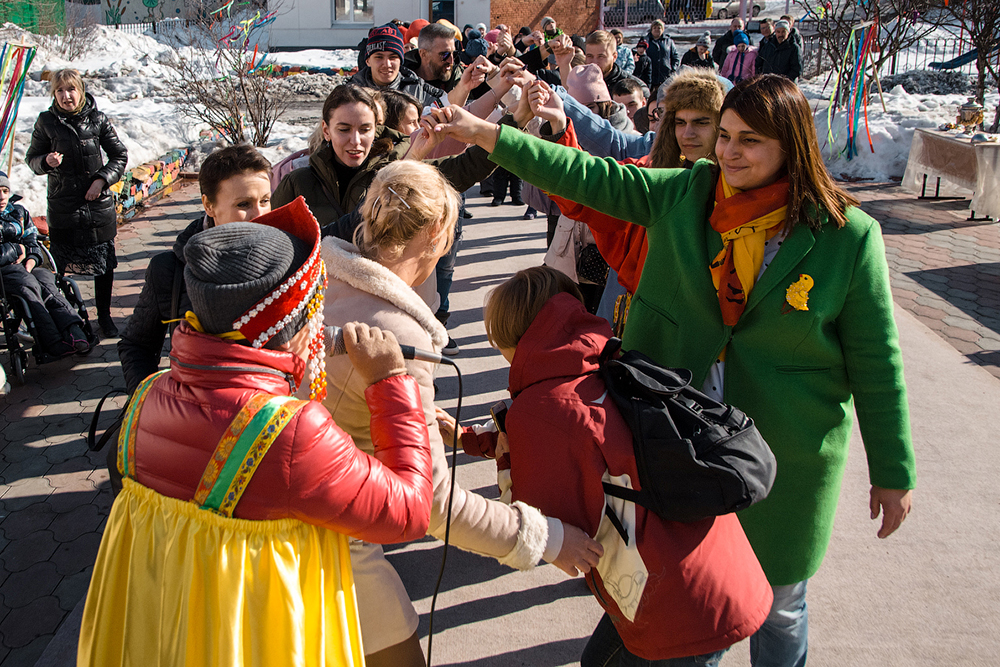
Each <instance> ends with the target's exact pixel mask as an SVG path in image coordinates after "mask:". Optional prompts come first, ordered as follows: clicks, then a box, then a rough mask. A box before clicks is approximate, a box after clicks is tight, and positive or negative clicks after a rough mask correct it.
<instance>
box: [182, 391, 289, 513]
mask: <svg viewBox="0 0 1000 667" xmlns="http://www.w3.org/2000/svg"><path fill="white" fill-rule="evenodd" d="M306 403H308V401H300V400H297V399H295V398H292V397H291V396H271V395H270V394H257V395H255V396H254V397H253V398H251V399H250V400H249V401H248V402H247V403H246V405H244V406H243V407H242V408H241V409H240V411H239V412H238V413H237V414H236V416H235V417H234V418H233V421H232V422H231V423H230V424H229V427H228V428H227V429H226V432H225V433H224V434H223V435H222V439H221V440H219V444H218V445H217V446H216V448H215V453H214V454H213V455H212V458H211V459H210V460H209V462H208V465H206V466H205V472H204V473H203V474H202V476H201V481H200V482H199V483H198V487H197V490H196V491H195V496H194V500H193V501H194V502H195V503H197V504H198V505H199V506H200V507H201V509H206V510H211V511H213V512H215V513H216V514H221V515H223V516H226V517H232V515H233V510H234V509H235V508H236V504H237V503H238V502H239V501H240V498H241V497H242V495H243V492H244V491H245V490H246V487H247V484H249V483H250V479H251V478H252V477H253V475H254V473H255V472H257V467H258V466H259V465H260V462H261V460H262V459H263V458H264V455H265V454H266V453H267V451H268V449H270V447H271V444H272V443H273V442H274V441H275V439H276V438H277V437H278V435H279V434H280V433H281V431H282V430H283V429H284V428H285V426H287V425H288V423H289V422H290V421H291V419H292V417H294V416H295V414H296V413H297V412H298V411H299V410H301V409H302V408H303V407H304V406H305V405H306Z"/></svg>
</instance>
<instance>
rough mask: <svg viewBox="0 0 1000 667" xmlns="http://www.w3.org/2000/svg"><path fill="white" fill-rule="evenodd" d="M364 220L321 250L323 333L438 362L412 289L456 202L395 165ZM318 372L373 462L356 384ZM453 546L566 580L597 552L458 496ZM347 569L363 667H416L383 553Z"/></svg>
mask: <svg viewBox="0 0 1000 667" xmlns="http://www.w3.org/2000/svg"><path fill="white" fill-rule="evenodd" d="M361 213H362V217H363V218H364V223H363V224H362V226H361V227H359V228H358V231H357V232H356V235H355V242H356V244H357V245H354V244H350V243H347V242H345V241H342V240H340V239H337V238H334V237H329V238H326V239H324V240H323V247H322V257H323V260H324V262H325V263H326V270H327V274H328V276H329V281H330V284H329V287H328V289H327V299H326V312H325V319H326V324H327V325H336V326H343V325H344V324H345V323H346V322H348V321H359V322H365V323H367V324H369V325H371V326H378V327H381V328H382V329H385V330H389V331H392V332H393V333H394V334H395V335H396V338H397V339H398V340H399V343H400V344H401V345H412V346H414V347H417V348H421V349H425V350H433V351H435V352H440V351H441V348H442V347H443V346H444V345H445V344H446V343H447V341H448V334H447V332H446V331H445V329H444V327H443V326H442V325H441V323H440V322H438V320H437V319H436V318H435V317H434V311H432V310H431V309H430V308H429V307H428V306H427V304H426V303H425V302H424V300H422V299H421V298H420V297H419V296H418V295H417V294H416V292H414V291H413V286H415V285H420V284H421V283H423V282H424V281H425V280H426V279H427V278H428V277H429V276H430V275H432V274H433V272H434V267H435V265H436V263H437V260H438V258H439V257H441V256H442V255H444V254H445V253H447V251H448V249H449V248H450V246H451V242H452V237H453V234H454V227H455V221H456V219H457V216H458V193H456V192H455V190H454V189H453V188H452V187H451V186H450V185H448V183H447V182H446V181H445V179H444V178H443V177H442V176H441V174H440V172H438V171H437V170H436V169H434V168H433V167H431V166H429V165H426V164H422V163H420V162H415V161H400V162H395V163H393V164H391V165H389V166H387V167H385V168H383V169H382V170H380V171H379V173H378V176H376V178H375V180H374V181H373V182H372V185H371V188H370V190H369V192H368V196H367V199H366V201H365V202H364V203H363V204H362V205H361ZM407 371H408V372H409V373H410V374H411V375H412V376H413V377H414V378H416V380H417V382H418V383H419V385H420V393H421V399H422V401H423V407H424V414H425V416H426V420H427V426H428V431H429V432H430V438H431V459H432V464H433V468H434V469H433V484H434V500H433V505H432V508H431V523H430V528H429V529H428V533H429V534H430V535H433V536H435V537H437V538H439V539H444V532H445V517H446V516H447V511H448V494H449V489H450V476H449V474H448V466H447V462H446V460H445V451H444V444H443V443H442V440H441V435H440V433H439V431H438V428H437V423H436V418H435V412H434V385H433V375H434V367H433V364H430V363H428V362H422V361H408V362H407ZM326 372H327V379H328V386H327V398H326V400H325V401H324V405H325V406H326V407H327V409H329V410H330V414H331V415H332V416H333V418H334V420H335V421H336V422H337V424H338V425H339V426H340V427H341V428H343V429H344V430H345V431H347V432H348V433H349V434H350V435H351V437H353V438H354V442H355V443H356V444H357V446H358V447H360V448H361V449H363V450H364V451H366V452H367V451H371V449H372V441H371V433H370V431H369V422H370V418H371V417H370V414H369V412H368V406H367V404H366V402H365V396H364V391H365V388H366V385H365V383H364V381H363V379H362V378H361V377H359V376H358V375H357V374H356V373H355V372H354V369H353V367H352V365H351V363H350V361H349V360H348V359H347V358H346V357H343V356H338V357H331V358H330V359H329V360H328V362H327V366H326ZM451 543H452V544H454V545H456V546H458V547H460V548H462V549H466V550H468V551H472V552H475V553H479V554H483V555H486V556H492V557H494V558H496V559H497V560H499V561H500V562H501V563H504V564H506V565H509V566H511V567H514V568H517V569H529V568H532V567H534V566H535V565H536V564H537V563H538V562H539V561H540V560H543V559H544V560H547V561H549V562H552V563H554V564H555V565H557V566H558V567H559V568H560V569H562V570H564V571H565V572H567V573H568V574H570V575H575V574H576V573H577V569H579V570H581V571H583V572H586V571H588V570H589V569H590V567H591V566H592V565H596V564H597V560H598V557H599V555H600V552H601V547H600V545H598V544H597V543H596V542H594V541H592V540H590V538H589V537H587V536H586V535H585V534H584V533H583V531H581V530H580V529H579V528H576V527H575V526H564V525H563V524H562V523H561V522H560V521H558V520H556V519H547V518H546V517H544V516H543V515H542V514H541V513H540V512H539V511H538V510H536V509H535V508H533V507H530V506H528V505H524V504H523V503H514V504H513V505H505V504H503V503H500V502H497V501H495V500H487V499H486V498H483V497H482V496H479V495H476V494H475V493H470V492H468V491H465V490H464V489H461V488H459V487H458V486H457V485H456V486H455V490H454V502H453V505H452V519H451ZM351 562H352V565H353V567H354V581H355V586H356V588H357V591H358V606H359V612H360V617H361V633H362V639H363V642H364V647H365V654H366V655H365V660H366V662H367V664H368V665H369V667H379V666H380V665H392V666H393V667H409V666H411V665H412V666H417V665H423V664H424V657H423V652H422V651H421V648H420V644H419V641H418V637H417V634H416V629H417V614H416V611H415V610H414V609H413V605H412V604H411V603H410V601H409V598H408V597H407V594H406V590H405V589H404V588H403V584H402V582H401V581H400V579H399V575H397V574H396V571H395V570H393V568H392V566H391V565H390V564H389V563H388V561H386V560H385V556H384V555H383V553H382V548H381V546H379V545H376V544H368V543H364V542H360V541H355V542H352V544H351Z"/></svg>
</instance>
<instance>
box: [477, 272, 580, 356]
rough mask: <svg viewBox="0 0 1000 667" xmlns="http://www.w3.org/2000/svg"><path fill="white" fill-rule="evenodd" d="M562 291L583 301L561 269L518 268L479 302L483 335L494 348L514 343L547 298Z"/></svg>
mask: <svg viewBox="0 0 1000 667" xmlns="http://www.w3.org/2000/svg"><path fill="white" fill-rule="evenodd" d="M563 292H566V293H568V294H572V295H573V296H574V297H576V298H577V299H578V300H579V301H580V303H583V295H581V294H580V288H579V287H577V286H576V283H574V282H573V281H572V280H571V279H570V277H569V276H567V275H566V274H565V273H562V272H561V271H556V270H555V269H553V268H552V267H549V266H533V267H531V268H530V269H523V270H521V271H518V272H517V273H515V274H514V275H513V276H511V277H510V278H509V279H508V280H507V281H506V282H504V283H501V284H500V285H499V286H497V288H496V289H494V290H493V291H492V292H490V293H489V294H488V295H487V296H486V303H485V304H483V324H485V325H486V338H487V339H488V340H489V341H490V344H491V345H492V346H493V347H495V348H497V349H501V348H513V347H517V344H518V342H519V341H520V340H521V337H522V336H523V335H524V333H525V332H526V331H527V330H528V327H529V326H531V323H532V322H533V321H534V320H535V317H537V316H538V313H540V312H541V310H542V308H543V307H544V306H545V304H546V303H548V301H549V299H551V298H552V297H554V296H555V295H556V294H562V293H563Z"/></svg>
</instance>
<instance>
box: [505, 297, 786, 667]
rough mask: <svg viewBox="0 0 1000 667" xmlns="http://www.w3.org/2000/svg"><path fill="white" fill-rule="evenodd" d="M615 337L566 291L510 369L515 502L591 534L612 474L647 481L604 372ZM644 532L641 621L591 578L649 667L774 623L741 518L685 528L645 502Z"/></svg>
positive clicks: (639, 533) (639, 518) (639, 534)
mask: <svg viewBox="0 0 1000 667" xmlns="http://www.w3.org/2000/svg"><path fill="white" fill-rule="evenodd" d="M610 333H611V331H610V328H609V327H608V324H607V322H606V321H604V320H603V319H601V318H598V317H595V316H593V315H590V314H589V313H587V311H586V309H585V308H584V307H583V304H581V303H580V302H579V301H577V300H576V299H575V298H574V297H572V296H571V295H569V294H558V295H556V296H554V297H553V298H552V299H550V300H549V302H548V303H546V304H545V306H544V307H543V308H542V311H541V312H540V313H539V314H538V316H537V317H536V318H535V320H534V321H533V322H532V323H531V326H530V327H528V331H527V332H526V333H525V334H524V336H523V337H522V338H521V340H520V342H518V345H517V351H516V352H515V354H514V360H513V364H512V365H511V369H510V387H509V388H510V392H511V396H512V397H513V399H514V400H513V403H512V405H511V407H510V409H509V410H508V412H507V433H508V436H509V445H510V465H511V482H512V488H511V491H512V494H513V498H514V499H515V500H521V501H524V502H526V503H528V504H530V505H533V506H535V507H537V508H538V509H540V510H542V511H543V512H545V514H546V515H548V516H552V517H556V518H559V519H562V520H563V521H565V522H566V523H569V524H572V525H574V526H579V527H580V528H582V529H583V530H584V531H586V532H587V533H588V534H589V535H595V534H597V532H598V528H599V526H600V524H601V519H602V516H603V514H604V508H605V503H606V500H605V496H604V489H603V487H602V485H601V481H602V476H603V475H604V473H605V471H607V472H608V473H609V474H610V475H611V476H612V477H619V476H622V475H628V477H629V479H630V480H631V482H632V484H633V485H635V486H636V487H638V478H639V476H638V472H637V470H636V466H635V455H634V454H633V449H632V434H631V432H630V431H629V428H628V425H627V424H626V423H625V421H624V420H623V419H622V416H621V414H619V412H618V409H617V407H616V406H615V404H614V402H613V401H612V400H611V399H610V398H609V397H608V396H607V390H606V389H605V386H604V382H603V381H602V380H601V377H600V376H599V375H598V374H597V373H596V372H595V371H597V370H598V368H599V358H600V354H601V351H602V350H603V349H604V344H605V343H606V342H607V340H608V338H609V336H610ZM634 526H635V537H636V539H635V544H636V545H638V552H639V555H640V556H641V559H642V562H643V563H644V565H645V568H646V570H647V572H648V578H647V579H646V583H645V589H644V590H643V593H642V597H641V598H640V599H639V601H638V606H637V608H636V611H635V615H634V620H633V621H631V622H630V621H629V620H627V618H626V617H625V616H623V614H622V612H621V610H620V609H619V608H618V605H617V604H616V602H615V601H614V599H612V596H611V595H610V594H609V593H608V588H607V587H606V586H605V582H604V581H602V580H601V576H600V575H599V574H598V572H597V570H596V569H595V570H591V572H590V574H588V575H587V583H588V584H589V585H590V588H591V591H592V592H593V593H594V595H595V596H596V597H597V599H598V601H599V602H600V603H601V606H603V607H604V609H605V611H607V613H608V615H609V616H610V617H611V620H612V621H613V622H614V624H615V628H616V629H617V630H618V634H619V635H621V638H622V641H624V643H625V646H626V647H627V648H628V650H629V651H631V652H632V653H634V654H636V655H638V656H639V657H642V658H645V659H647V660H664V659H668V658H678V657H684V656H692V655H700V654H703V653H710V652H713V651H718V650H721V649H723V648H725V647H728V646H730V645H732V644H734V643H735V642H738V641H740V640H742V639H744V638H745V637H748V636H750V635H751V634H753V633H754V632H755V631H756V630H757V628H759V627H760V625H761V623H763V622H764V619H765V618H766V617H767V614H768V611H769V610H770V608H771V599H772V595H771V587H770V586H769V585H768V583H767V579H766V578H765V576H764V573H763V571H762V570H761V568H760V564H759V563H758V562H757V558H756V557H755V556H754V553H753V550H752V549H751V548H750V543H749V542H748V541H747V538H746V536H745V535H744V534H743V529H742V527H741V526H740V522H739V519H737V517H736V515H735V514H727V515H725V516H720V517H714V518H710V519H703V520H701V521H697V522H694V523H679V522H674V521H665V520H663V519H660V518H659V517H658V516H657V515H656V514H653V513H652V512H649V511H647V510H646V509H645V508H643V507H641V506H638V505H636V506H635V523H634ZM613 537H614V538H615V539H618V535H617V534H615V535H614V536H613ZM605 548H606V549H607V545H606V547H605ZM604 558H608V551H607V550H606V551H605V556H604Z"/></svg>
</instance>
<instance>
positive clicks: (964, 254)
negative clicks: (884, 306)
mask: <svg viewBox="0 0 1000 667" xmlns="http://www.w3.org/2000/svg"><path fill="white" fill-rule="evenodd" d="M847 189H848V190H849V191H851V192H852V193H853V194H854V195H855V196H856V197H857V198H858V199H860V200H861V207H862V208H863V209H864V210H865V211H867V212H868V213H869V214H870V215H871V216H872V217H874V218H875V219H876V220H878V221H879V222H881V223H882V235H883V237H884V238H885V252H886V257H887V259H888V260H889V272H890V277H891V280H892V296H893V299H894V300H895V301H896V303H897V304H899V305H900V306H902V307H903V308H905V309H906V310H908V311H910V312H911V313H913V314H914V315H915V316H916V317H917V319H919V320H920V321H921V322H923V323H924V324H926V325H927V326H928V327H930V328H931V329H932V330H933V331H934V332H935V333H937V334H938V335H939V336H941V337H942V338H944V339H945V340H946V341H948V342H949V343H950V344H951V345H952V346H953V347H954V348H955V349H956V350H958V351H959V352H960V353H962V354H963V355H965V356H966V357H967V358H968V359H969V360H971V361H974V362H975V363H977V364H979V365H981V366H983V367H984V368H985V369H986V370H987V371H989V372H990V373H992V374H993V375H994V376H995V377H998V378H1000V226H998V225H997V223H996V222H994V221H988V220H968V217H969V215H970V212H969V200H968V199H959V200H926V199H925V200H920V199H917V197H916V195H915V194H913V193H910V192H906V191H905V190H903V189H902V188H901V187H899V186H898V185H894V184H886V183H868V184H863V185H861V184H851V185H849V186H848V188H847Z"/></svg>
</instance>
